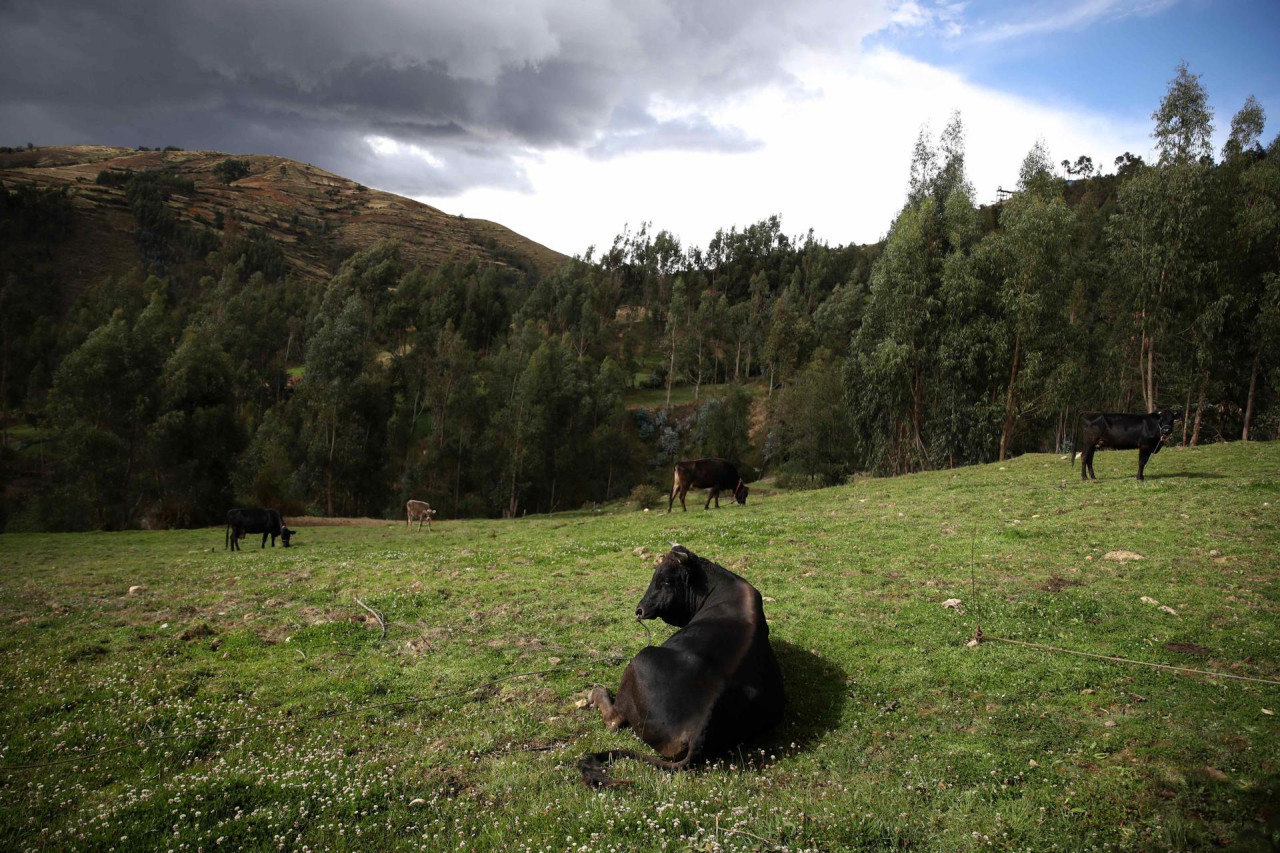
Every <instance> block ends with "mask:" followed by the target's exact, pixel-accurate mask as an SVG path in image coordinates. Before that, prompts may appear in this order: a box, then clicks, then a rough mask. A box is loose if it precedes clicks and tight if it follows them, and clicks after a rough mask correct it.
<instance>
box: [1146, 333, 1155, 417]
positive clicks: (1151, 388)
mask: <svg viewBox="0 0 1280 853" xmlns="http://www.w3.org/2000/svg"><path fill="white" fill-rule="evenodd" d="M1155 410H1156V342H1155V340H1154V339H1149V340H1148V342H1147V414H1151V413H1152V412H1154V411H1155Z"/></svg>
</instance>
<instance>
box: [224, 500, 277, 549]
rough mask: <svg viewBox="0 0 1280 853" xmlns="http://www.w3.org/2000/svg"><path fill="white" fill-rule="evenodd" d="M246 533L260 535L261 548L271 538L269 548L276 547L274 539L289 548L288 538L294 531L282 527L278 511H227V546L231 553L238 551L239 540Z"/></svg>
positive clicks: (265, 545)
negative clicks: (278, 539)
mask: <svg viewBox="0 0 1280 853" xmlns="http://www.w3.org/2000/svg"><path fill="white" fill-rule="evenodd" d="M246 533H261V534H262V547H263V548H265V547H267V537H268V536H270V537H271V547H272V548H274V547H276V537H277V536H279V537H280V539H281V541H283V542H284V547H286V548H288V547H289V537H291V536H293V535H294V531H292V530H290V529H289V528H287V527H285V526H284V519H283V518H281V517H280V510H278V509H233V510H228V511H227V536H226V539H227V544H226V545H224V546H223V547H224V548H226V547H230V548H231V550H232V551H239V550H240V540H241V539H243V538H244V535H245V534H246Z"/></svg>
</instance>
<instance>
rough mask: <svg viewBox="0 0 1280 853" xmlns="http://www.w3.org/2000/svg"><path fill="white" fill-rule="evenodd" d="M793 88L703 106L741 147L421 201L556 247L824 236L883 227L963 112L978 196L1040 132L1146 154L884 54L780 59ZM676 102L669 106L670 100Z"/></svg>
mask: <svg viewBox="0 0 1280 853" xmlns="http://www.w3.org/2000/svg"><path fill="white" fill-rule="evenodd" d="M789 70H790V71H791V72H792V74H793V75H795V77H796V78H797V80H798V82H799V83H800V84H801V86H802V87H803V92H804V93H805V94H804V95H800V94H798V90H797V89H796V88H795V87H791V86H774V87H771V88H769V89H766V90H763V91H761V92H758V93H756V94H754V95H751V96H745V97H742V98H739V99H737V100H736V101H734V102H733V103H732V104H729V105H726V106H723V107H720V108H719V109H716V110H713V111H712V112H711V113H709V116H710V118H711V119H712V120H713V121H715V122H717V123H723V124H725V125H726V126H732V127H738V128H741V129H742V130H743V132H744V133H745V134H747V135H748V136H750V137H751V138H753V139H758V140H761V141H762V143H763V145H762V146H761V147H760V148H759V149H758V150H756V151H752V152H749V153H741V154H720V153H693V154H690V153H679V152H650V153H642V154H635V155H627V156H620V157H618V158H615V159H612V160H608V161H597V160H590V159H588V158H587V157H586V156H584V155H583V154H581V153H578V152H576V151H571V150H559V151H553V152H549V153H547V154H545V156H542V157H540V158H538V159H532V158H531V159H529V160H527V161H526V162H525V163H524V164H523V165H524V168H525V169H526V170H527V174H528V175H529V178H530V181H531V183H532V187H533V192H532V193H530V194H520V193H512V192H506V191H502V190H497V189H480V190H472V191H468V192H465V193H463V194H462V195H460V196H455V197H450V198H424V199H423V200H424V201H427V202H428V203H430V204H432V205H435V206H437V207H442V208H444V209H446V210H450V211H451V212H459V213H464V214H466V215H469V216H483V217H484V218H486V219H492V220H495V221H497V222H501V223H503V224H504V225H507V226H508V227H510V228H513V229H514V230H516V231H518V232H520V233H522V234H524V235H525V236H527V237H530V238H532V239H534V240H537V241H538V242H540V243H544V244H545V245H548V246H550V247H552V248H555V249H558V250H560V251H562V252H565V253H567V254H578V253H581V252H583V251H585V250H586V248H587V247H588V245H592V244H594V245H596V246H597V247H600V248H603V247H607V246H608V245H609V244H610V243H611V241H612V239H613V237H614V236H615V235H616V234H617V233H619V232H620V231H621V230H622V229H623V227H624V226H625V225H627V224H630V225H631V226H632V227H633V228H634V227H635V226H637V225H638V224H639V223H640V222H642V221H651V222H653V224H654V226H655V227H657V228H665V229H667V230H669V231H672V232H673V233H674V234H676V236H678V237H679V238H680V239H681V241H682V243H683V244H684V245H686V246H688V245H691V244H692V245H700V246H705V245H706V243H707V242H708V241H709V240H710V238H711V237H712V236H713V235H714V234H715V231H716V230H717V229H718V228H725V229H727V228H729V227H730V226H737V227H739V228H741V227H742V226H745V225H748V224H751V223H753V222H756V221H759V220H760V219H763V218H765V217H768V216H770V215H772V214H781V215H782V217H783V227H784V228H785V230H786V231H787V232H788V233H790V234H802V233H804V232H805V231H807V230H808V229H809V228H811V227H812V228H813V229H814V231H815V234H816V236H817V237H818V238H819V239H824V240H827V241H829V242H831V243H849V242H856V243H868V242H874V241H876V240H878V239H879V238H880V237H882V236H883V235H884V234H885V232H886V231H887V229H888V227H889V224H890V222H891V221H892V219H893V217H894V216H895V215H896V213H897V212H898V210H899V209H900V208H901V206H902V202H903V199H904V197H905V193H906V183H907V172H908V167H909V165H910V157H911V147H912V144H913V143H914V141H915V138H916V135H917V133H918V132H919V130H920V128H921V127H922V126H923V125H925V124H930V125H931V126H932V127H933V128H934V129H935V131H936V130H937V129H939V128H941V127H942V126H943V125H944V124H945V123H946V121H947V119H948V117H949V116H950V114H951V112H952V111H953V110H955V109H958V110H960V112H961V115H962V117H963V119H964V122H965V127H966V135H967V146H966V151H967V158H966V160H967V166H968V171H969V177H970V180H971V181H972V182H973V184H974V187H975V189H976V191H977V195H978V200H979V201H982V202H987V201H992V200H994V199H995V194H996V188H997V187H998V186H1001V185H1003V186H1005V187H1009V186H1011V185H1012V184H1013V183H1014V182H1015V181H1016V180H1017V172H1018V167H1019V165H1020V164H1021V163H1022V159H1023V157H1024V156H1025V155H1026V153H1027V152H1028V151H1029V150H1030V149H1031V147H1032V146H1033V145H1034V144H1035V142H1036V140H1037V138H1041V137H1042V138H1043V139H1044V140H1045V141H1046V144H1047V146H1048V148H1049V150H1050V154H1051V155H1052V156H1053V157H1054V159H1055V161H1060V160H1063V159H1071V160H1074V159H1075V158H1076V157H1078V156H1080V155H1081V154H1087V155H1089V156H1091V157H1093V159H1094V162H1095V163H1097V164H1098V165H1101V166H1108V167H1109V166H1110V163H1111V160H1112V158H1114V157H1115V156H1116V155H1117V154H1120V153H1122V152H1124V151H1125V150H1129V151H1134V152H1135V153H1144V154H1145V153H1146V151H1147V146H1148V143H1149V140H1148V136H1147V134H1148V128H1147V127H1146V125H1145V124H1141V125H1139V124H1134V125H1132V126H1126V125H1118V124H1116V123H1114V122H1113V121H1109V120H1107V119H1103V118H1100V117H1097V116H1092V115H1089V114H1087V113H1082V112H1078V111H1067V110H1062V109H1057V108H1054V107H1052V106H1046V105H1042V104H1037V103H1033V102H1030V101H1027V100H1025V99H1021V98H1016V97H1013V96H1010V95H1007V94H1003V93H1000V92H996V91H993V90H990V89H985V88H982V87H979V86H975V85H973V84H972V83H969V82H968V81H966V80H965V79H964V78H963V77H961V76H960V75H959V74H957V73H954V72H951V71H947V70H943V69H939V68H935V67H931V66H929V65H926V64H923V63H921V62H918V61H915V60H912V59H909V58H906V57H904V56H902V55H901V54H897V53H893V52H891V51H887V50H880V51H874V52H871V53H868V54H866V55H865V56H862V57H853V58H849V59H846V60H844V61H837V60H835V59H832V58H830V57H828V58H825V59H822V58H816V57H814V56H809V57H806V58H805V59H804V60H800V61H798V62H797V63H796V64H795V65H794V66H793V67H791V68H790V69H789ZM669 109H670V110H672V112H675V110H676V108H675V107H669Z"/></svg>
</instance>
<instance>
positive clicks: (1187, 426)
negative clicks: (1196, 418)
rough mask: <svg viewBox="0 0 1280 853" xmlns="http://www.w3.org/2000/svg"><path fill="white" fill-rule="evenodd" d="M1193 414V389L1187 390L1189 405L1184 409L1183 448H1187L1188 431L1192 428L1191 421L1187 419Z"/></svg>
mask: <svg viewBox="0 0 1280 853" xmlns="http://www.w3.org/2000/svg"><path fill="white" fill-rule="evenodd" d="M1190 412H1191V389H1190V388H1188V389H1187V404H1186V405H1185V406H1183V407H1182V446H1183V447H1186V446H1187V430H1188V429H1190V428H1191V419H1190V418H1188V417H1187V415H1188V414H1190Z"/></svg>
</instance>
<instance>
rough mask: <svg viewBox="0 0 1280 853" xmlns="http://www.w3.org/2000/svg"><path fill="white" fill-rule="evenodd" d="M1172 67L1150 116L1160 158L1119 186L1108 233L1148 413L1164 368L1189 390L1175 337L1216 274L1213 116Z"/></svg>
mask: <svg viewBox="0 0 1280 853" xmlns="http://www.w3.org/2000/svg"><path fill="white" fill-rule="evenodd" d="M1177 71H1178V73H1177V76H1176V77H1175V78H1174V79H1173V80H1171V81H1170V83H1169V89H1168V92H1167V93H1166V95H1165V97H1164V99H1163V100H1162V101H1161V103H1160V107H1159V108H1158V109H1157V110H1156V111H1155V112H1154V113H1152V118H1153V120H1155V122H1156V127H1155V130H1154V131H1153V133H1152V136H1153V137H1154V138H1155V140H1156V148H1157V150H1158V151H1159V153H1160V159H1159V163H1158V164H1157V165H1156V166H1154V167H1150V168H1140V169H1138V171H1137V174H1135V175H1134V176H1133V177H1132V178H1130V179H1129V180H1128V181H1127V182H1126V183H1125V184H1124V185H1123V187H1122V188H1121V190H1120V192H1119V195H1118V199H1117V201H1118V207H1119V210H1118V212H1117V214H1116V216H1114V217H1113V218H1112V221H1111V227H1110V232H1109V233H1110V242H1111V256H1112V260H1113V268H1114V270H1115V271H1116V274H1117V277H1118V279H1119V280H1118V281H1117V282H1115V283H1116V284H1117V285H1119V286H1121V287H1123V288H1124V291H1125V292H1126V293H1128V294H1130V303H1129V305H1128V306H1127V307H1128V308H1129V312H1130V314H1131V316H1133V317H1134V318H1136V328H1135V330H1134V331H1135V332H1136V333H1137V338H1138V349H1137V353H1136V358H1134V362H1133V363H1134V364H1135V366H1136V370H1137V374H1138V377H1139V380H1140V388H1141V394H1142V400H1143V402H1144V404H1145V405H1146V408H1147V411H1149V412H1150V411H1154V410H1155V408H1156V406H1157V405H1158V404H1159V403H1160V398H1161V385H1160V375H1161V373H1162V371H1163V372H1172V373H1173V374H1174V376H1176V377H1177V378H1179V379H1181V380H1182V383H1183V387H1184V389H1185V390H1186V391H1187V393H1188V394H1190V393H1191V387H1192V384H1193V380H1192V378H1191V376H1190V375H1189V374H1190V373H1191V370H1190V369H1189V368H1190V365H1188V364H1187V363H1186V362H1185V361H1182V362H1181V363H1180V362H1179V356H1178V348H1177V347H1176V345H1175V343H1176V337H1177V335H1178V333H1179V332H1180V331H1181V329H1182V328H1185V327H1186V325H1187V324H1188V323H1189V321H1190V318H1192V317H1194V316H1195V315H1196V314H1198V313H1199V312H1198V311H1197V308H1196V304H1195V303H1197V302H1200V301H1202V300H1203V298H1204V294H1205V293H1206V292H1207V291H1209V290H1211V285H1212V278H1213V276H1214V273H1215V267H1214V263H1213V260H1212V250H1211V246H1210V245H1209V240H1210V235H1212V234H1213V232H1214V221H1213V216H1214V210H1213V205H1212V192H1211V180H1210V166H1211V165H1212V164H1211V156H1212V150H1213V149H1212V146H1211V142H1210V138H1211V135H1212V133H1213V122H1212V118H1213V113H1212V110H1211V109H1210V108H1209V106H1208V96H1207V94H1206V93H1205V91H1204V88H1203V87H1202V86H1201V85H1200V79H1199V77H1198V76H1196V75H1193V74H1190V73H1189V72H1188V71H1187V67H1186V65H1185V64H1183V65H1180V66H1179V67H1178V69H1177ZM1166 351H1167V354H1166ZM1131 357H1132V356H1131ZM1179 371H1181V374H1182V375H1181V376H1180V377H1179V376H1177V375H1178V373H1179ZM1201 387H1202V388H1203V384H1202V383H1201ZM1166 393H1167V392H1166Z"/></svg>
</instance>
